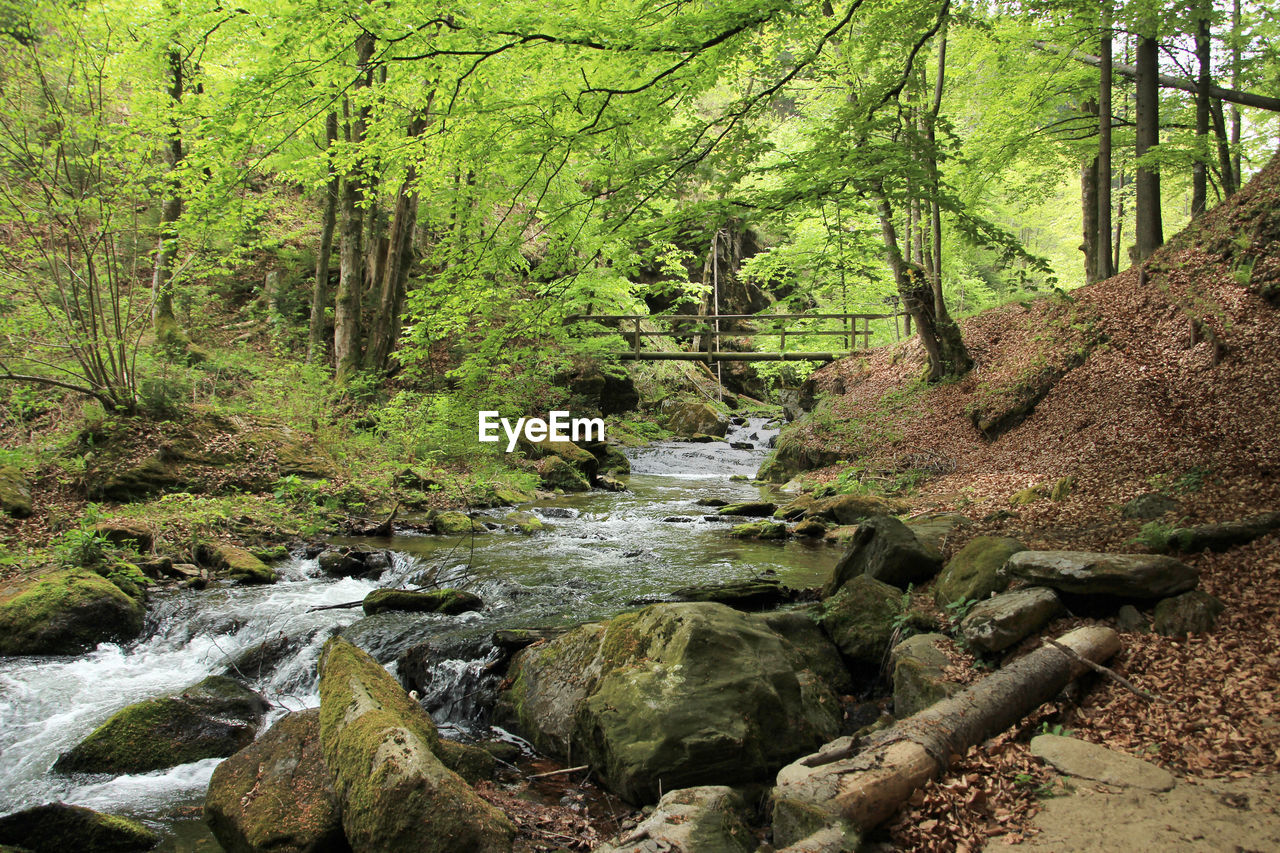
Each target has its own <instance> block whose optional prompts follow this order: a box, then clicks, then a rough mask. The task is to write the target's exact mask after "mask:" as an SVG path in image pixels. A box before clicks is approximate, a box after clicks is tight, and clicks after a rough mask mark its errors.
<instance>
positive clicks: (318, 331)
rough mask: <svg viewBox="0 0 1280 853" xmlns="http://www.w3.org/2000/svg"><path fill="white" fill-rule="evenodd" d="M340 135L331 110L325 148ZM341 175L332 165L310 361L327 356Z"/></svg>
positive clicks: (313, 305) (318, 260)
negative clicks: (327, 313)
mask: <svg viewBox="0 0 1280 853" xmlns="http://www.w3.org/2000/svg"><path fill="white" fill-rule="evenodd" d="M337 138H338V114H337V113H336V112H331V113H329V116H328V118H326V119H325V122H324V141H325V151H326V152H327V151H329V149H330V148H331V147H332V146H333V143H334V141H335V140H337ZM339 187H340V181H339V180H338V174H337V172H336V171H335V170H334V168H333V164H332V163H330V164H329V183H328V184H327V185H326V186H325V191H324V213H323V214H322V219H321V221H320V250H319V251H318V252H317V253H316V283H315V287H314V288H313V289H312V291H311V325H310V327H309V328H308V330H307V364H315V363H316V362H318V361H320V360H321V359H322V358H323V356H324V337H325V335H324V333H325V316H324V312H325V309H326V308H327V307H328V306H329V259H330V258H331V257H332V255H333V228H334V224H335V222H336V221H337V212H338V192H339Z"/></svg>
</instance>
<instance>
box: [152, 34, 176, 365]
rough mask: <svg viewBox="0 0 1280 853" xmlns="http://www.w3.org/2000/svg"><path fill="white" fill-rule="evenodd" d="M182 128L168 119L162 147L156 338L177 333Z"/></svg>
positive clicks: (172, 61) (172, 85)
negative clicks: (175, 267) (175, 282)
mask: <svg viewBox="0 0 1280 853" xmlns="http://www.w3.org/2000/svg"><path fill="white" fill-rule="evenodd" d="M167 58H168V66H169V104H168V107H169V109H170V110H176V109H177V107H178V105H179V104H181V103H182V88H183V80H182V54H181V53H179V52H178V51H176V50H171V51H169V53H168V56H167ZM182 156H183V154H182V131H181V129H180V128H179V125H178V119H177V117H176V116H173V117H171V118H170V129H169V138H168V139H167V140H166V142H165V146H164V161H165V164H166V165H167V166H168V167H169V174H168V176H167V178H166V180H165V185H166V186H165V197H164V200H163V201H161V203H160V240H159V245H158V246H157V247H156V265H155V269H154V270H153V271H152V274H151V325H152V326H153V327H154V328H155V331H156V339H157V340H159V341H160V342H161V343H163V342H164V339H165V338H169V337H172V336H173V335H175V334H177V332H178V329H177V320H176V319H175V318H174V316H173V261H174V257H175V256H176V255H177V250H178V228H177V223H178V220H179V219H180V218H181V217H182V193H181V188H180V187H179V186H178V166H179V164H181V163H182Z"/></svg>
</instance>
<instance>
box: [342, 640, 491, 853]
mask: <svg viewBox="0 0 1280 853" xmlns="http://www.w3.org/2000/svg"><path fill="white" fill-rule="evenodd" d="M320 743H321V748H322V750H323V753H324V759H325V762H326V764H327V765H328V767H329V772H330V775H331V778H332V780H333V785H334V790H335V791H336V792H337V795H338V800H339V802H340V804H341V810H342V826H343V831H344V834H345V835H346V837H347V839H348V841H349V842H350V844H351V846H352V847H353V848H354V849H356V850H378V851H383V852H384V853H398V851H414V853H418V851H421V853H437V852H438V853H453V851H462V850H466V851H473V853H490V851H509V850H511V844H512V838H513V836H514V834H515V828H514V827H513V826H512V825H511V823H510V821H508V820H507V818H506V816H505V815H503V814H502V813H501V812H500V811H498V810H497V809H495V808H494V807H493V806H491V805H489V804H488V803H486V802H485V801H484V800H482V799H480V797H479V796H477V795H476V793H475V792H474V791H473V790H471V788H470V787H468V785H467V784H466V783H465V782H464V781H463V780H462V778H461V777H459V776H458V774H456V773H455V772H454V771H452V770H450V769H449V768H448V767H446V766H445V765H444V763H443V762H442V758H441V757H438V756H437V755H436V752H435V751H436V750H437V749H439V748H440V746H441V741H440V737H439V734H438V732H437V731H436V727H435V724H434V723H432V721H431V717H430V715H428V714H427V712H426V711H424V710H423V709H422V707H421V706H420V705H418V703H417V702H414V701H413V700H412V699H410V698H409V696H408V694H406V693H405V692H404V690H403V689H402V688H401V687H400V685H399V684H397V683H396V681H395V679H394V678H392V677H391V675H390V673H388V672H387V671H386V670H385V669H383V668H382V667H381V666H380V665H379V664H378V663H377V662H376V661H375V660H373V658H371V657H369V655H367V654H366V653H365V652H363V651H361V650H360V649H358V648H357V647H355V646H354V645H352V644H351V643H349V642H347V641H346V640H343V639H341V638H339V637H335V638H333V639H331V640H329V642H328V643H326V644H325V647H324V650H323V652H322V653H321V657H320Z"/></svg>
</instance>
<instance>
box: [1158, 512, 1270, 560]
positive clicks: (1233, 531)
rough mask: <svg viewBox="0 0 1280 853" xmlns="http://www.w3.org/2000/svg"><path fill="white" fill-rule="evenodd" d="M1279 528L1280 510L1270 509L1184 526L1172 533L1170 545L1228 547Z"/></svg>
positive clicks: (1189, 549)
mask: <svg viewBox="0 0 1280 853" xmlns="http://www.w3.org/2000/svg"><path fill="white" fill-rule="evenodd" d="M1276 530H1280V512H1267V513H1263V514H1261V515H1255V516H1252V517H1250V518H1245V519H1241V520H1240V521H1224V522H1222V523H1220V524H1202V525H1199V526H1197V527H1184V528H1181V529H1178V530H1175V531H1174V532H1173V533H1172V534H1171V535H1170V536H1169V542H1168V549H1169V550H1170V551H1181V552H1183V553H1188V554H1192V553H1196V552H1198V551H1226V550H1228V549H1230V548H1235V547H1237V546H1239V545H1248V544H1249V543H1250V542H1252V541H1253V540H1255V539H1259V538H1261V537H1263V536H1266V535H1267V534H1268V533H1271V532H1273V531H1276Z"/></svg>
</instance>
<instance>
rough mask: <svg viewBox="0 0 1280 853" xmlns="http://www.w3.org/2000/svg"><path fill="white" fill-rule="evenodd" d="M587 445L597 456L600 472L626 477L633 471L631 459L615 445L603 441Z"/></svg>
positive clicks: (598, 471)
mask: <svg viewBox="0 0 1280 853" xmlns="http://www.w3.org/2000/svg"><path fill="white" fill-rule="evenodd" d="M586 447H587V449H588V450H589V451H591V454H592V455H593V456H595V458H596V462H597V464H598V468H597V473H598V474H601V475H604V474H614V475H615V476H618V477H625V476H627V475H629V474H630V473H631V460H630V459H628V458H627V454H625V453H623V452H622V450H620V449H619V448H618V447H616V446H615V445H612V444H608V443H606V442H603V441H601V442H597V443H595V444H590V445H587V446H586Z"/></svg>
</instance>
